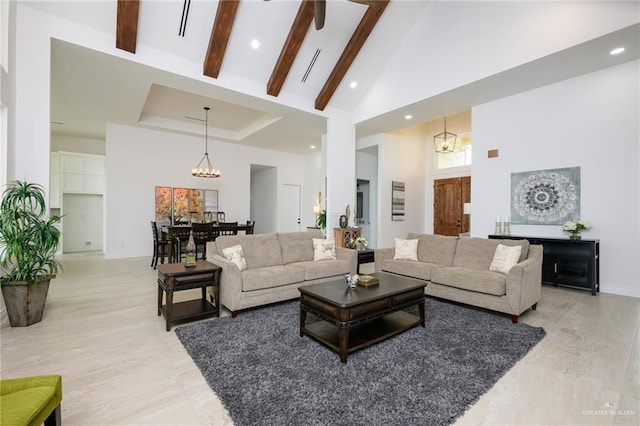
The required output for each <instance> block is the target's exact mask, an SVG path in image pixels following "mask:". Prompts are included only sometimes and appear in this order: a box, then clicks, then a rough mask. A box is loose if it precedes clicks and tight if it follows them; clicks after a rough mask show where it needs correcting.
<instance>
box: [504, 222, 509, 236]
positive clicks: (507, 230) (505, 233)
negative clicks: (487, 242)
mask: <svg viewBox="0 0 640 426" xmlns="http://www.w3.org/2000/svg"><path fill="white" fill-rule="evenodd" d="M502 235H505V236H509V235H511V223H510V222H504V223H503V224H502Z"/></svg>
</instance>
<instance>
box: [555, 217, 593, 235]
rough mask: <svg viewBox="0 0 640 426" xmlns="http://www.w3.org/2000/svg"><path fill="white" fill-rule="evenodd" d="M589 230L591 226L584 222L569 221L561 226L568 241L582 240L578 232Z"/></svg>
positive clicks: (578, 220)
mask: <svg viewBox="0 0 640 426" xmlns="http://www.w3.org/2000/svg"><path fill="white" fill-rule="evenodd" d="M589 228H591V224H590V223H589V222H587V221H586V220H581V219H577V220H570V221H568V222H566V223H565V224H564V225H563V226H562V230H563V231H566V232H568V233H569V239H570V240H579V239H581V238H582V236H581V235H580V232H581V231H583V230H585V229H589Z"/></svg>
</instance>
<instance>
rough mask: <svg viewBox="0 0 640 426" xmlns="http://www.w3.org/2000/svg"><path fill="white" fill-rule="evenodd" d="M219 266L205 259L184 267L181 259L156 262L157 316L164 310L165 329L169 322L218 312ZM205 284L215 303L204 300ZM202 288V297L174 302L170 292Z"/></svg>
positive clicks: (205, 298) (205, 293)
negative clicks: (158, 263) (157, 263)
mask: <svg viewBox="0 0 640 426" xmlns="http://www.w3.org/2000/svg"><path fill="white" fill-rule="evenodd" d="M221 271H222V268H220V267H219V266H216V265H214V264H212V263H209V262H206V261H204V260H199V261H197V262H196V266H194V267H192V268H187V267H185V266H184V264H183V263H164V264H161V265H158V316H160V315H162V314H164V317H165V321H166V326H167V331H169V330H171V322H173V321H177V320H182V319H195V318H206V317H210V316H220V272H221ZM207 287H213V296H214V299H215V302H216V304H215V305H213V304H212V303H211V302H209V301H208V300H207ZM194 288H200V289H202V298H201V299H195V300H188V301H185V302H178V303H173V292H175V291H182V290H191V289H194ZM163 292H164V293H166V295H167V296H166V305H164V306H163V305H162V296H163Z"/></svg>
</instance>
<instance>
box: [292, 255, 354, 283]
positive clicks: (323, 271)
mask: <svg viewBox="0 0 640 426" xmlns="http://www.w3.org/2000/svg"><path fill="white" fill-rule="evenodd" d="M287 266H293V267H296V268H300V269H302V270H303V271H304V279H305V281H311V280H317V279H320V278H327V277H333V276H336V278H338V275H342V274H348V273H349V272H350V271H351V262H349V261H347V260H340V259H336V260H323V261H322V262H314V261H313V260H311V261H306V262H294V263H289V264H288V265H287Z"/></svg>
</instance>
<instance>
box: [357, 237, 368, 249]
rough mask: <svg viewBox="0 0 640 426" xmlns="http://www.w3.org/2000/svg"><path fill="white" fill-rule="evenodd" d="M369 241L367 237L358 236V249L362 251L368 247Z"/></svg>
mask: <svg viewBox="0 0 640 426" xmlns="http://www.w3.org/2000/svg"><path fill="white" fill-rule="evenodd" d="M368 243H369V242H368V241H367V239H366V238H365V237H358V238H356V249H357V250H361V251H362V250H364V249H366V248H367V244H368Z"/></svg>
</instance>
